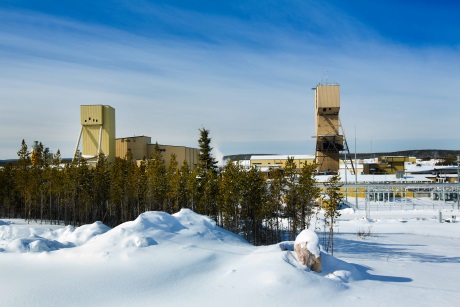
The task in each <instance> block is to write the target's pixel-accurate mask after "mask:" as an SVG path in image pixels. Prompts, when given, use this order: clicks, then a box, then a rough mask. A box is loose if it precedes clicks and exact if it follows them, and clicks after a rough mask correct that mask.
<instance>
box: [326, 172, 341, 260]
mask: <svg viewBox="0 0 460 307" xmlns="http://www.w3.org/2000/svg"><path fill="white" fill-rule="evenodd" d="M341 186H342V184H340V176H339V175H334V176H331V177H330V178H329V180H328V182H327V183H326V196H327V199H326V201H325V202H324V203H323V209H324V211H325V212H324V219H325V222H326V225H327V226H328V230H329V236H328V240H327V242H326V251H329V249H331V254H332V255H334V225H335V220H336V218H338V217H339V216H340V212H339V211H338V206H339V203H340V200H341V199H342V193H341V192H340V187H341Z"/></svg>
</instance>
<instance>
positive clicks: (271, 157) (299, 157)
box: [251, 155, 315, 160]
mask: <svg viewBox="0 0 460 307" xmlns="http://www.w3.org/2000/svg"><path fill="white" fill-rule="evenodd" d="M288 157H293V158H294V159H295V160H307V159H315V156H313V155H267V156H263V155H261V156H259V155H254V156H251V160H287V159H288Z"/></svg>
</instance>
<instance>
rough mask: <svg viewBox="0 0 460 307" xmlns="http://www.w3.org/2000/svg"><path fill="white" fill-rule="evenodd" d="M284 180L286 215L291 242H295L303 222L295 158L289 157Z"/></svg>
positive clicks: (285, 166)
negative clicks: (301, 219)
mask: <svg viewBox="0 0 460 307" xmlns="http://www.w3.org/2000/svg"><path fill="white" fill-rule="evenodd" d="M284 178H285V187H286V196H285V202H286V215H287V216H288V219H289V225H290V230H289V231H290V236H291V240H295V237H296V236H297V232H298V231H299V229H300V225H301V222H300V218H299V211H300V210H299V207H300V195H299V186H298V184H297V165H296V163H295V162H294V158H293V157H288V159H287V161H286V163H285V165H284Z"/></svg>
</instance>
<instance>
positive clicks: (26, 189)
mask: <svg viewBox="0 0 460 307" xmlns="http://www.w3.org/2000/svg"><path fill="white" fill-rule="evenodd" d="M18 157H19V159H18V162H17V164H16V166H17V172H16V180H15V181H16V182H17V191H18V193H19V194H20V196H21V199H22V203H23V207H24V219H26V220H27V221H29V220H30V218H31V214H32V212H31V202H32V199H31V198H32V190H31V187H30V184H29V181H30V179H31V176H30V165H31V162H30V152H29V149H28V148H27V144H26V142H25V141H24V140H22V143H21V149H20V150H19V151H18Z"/></svg>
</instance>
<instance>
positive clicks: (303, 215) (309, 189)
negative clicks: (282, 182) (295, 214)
mask: <svg viewBox="0 0 460 307" xmlns="http://www.w3.org/2000/svg"><path fill="white" fill-rule="evenodd" d="M315 169H316V165H315V164H307V163H305V164H304V165H303V167H302V170H301V172H300V176H299V195H300V221H301V225H300V228H301V229H305V228H309V227H310V221H311V217H312V215H313V207H314V203H315V201H316V199H317V198H318V197H319V196H320V188H319V187H318V186H317V184H316V180H315V178H314V176H313V175H314V171H315Z"/></svg>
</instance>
